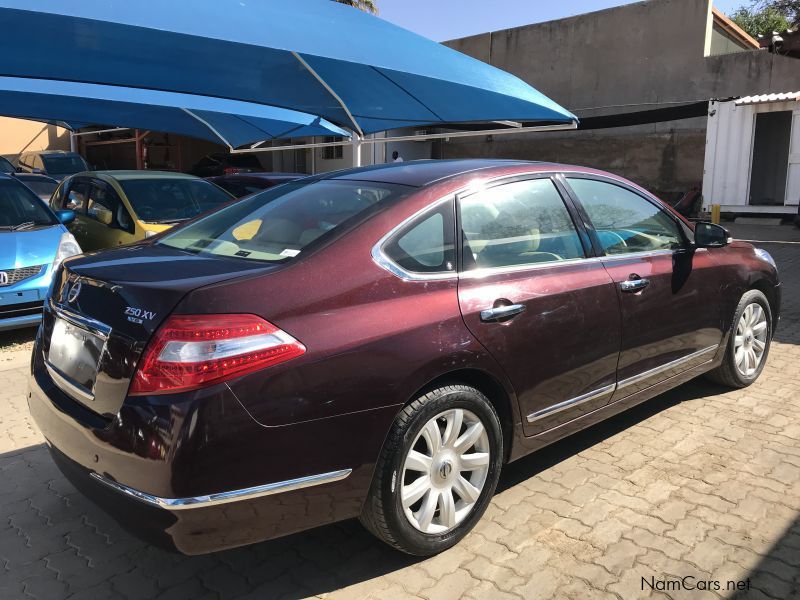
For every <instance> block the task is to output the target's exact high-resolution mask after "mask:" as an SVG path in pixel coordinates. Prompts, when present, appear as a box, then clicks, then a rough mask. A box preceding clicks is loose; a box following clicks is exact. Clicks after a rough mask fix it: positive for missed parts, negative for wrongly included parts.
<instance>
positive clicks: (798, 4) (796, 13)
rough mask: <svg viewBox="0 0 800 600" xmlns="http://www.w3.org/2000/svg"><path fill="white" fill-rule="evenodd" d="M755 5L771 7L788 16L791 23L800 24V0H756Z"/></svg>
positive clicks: (763, 7) (765, 7) (762, 7)
mask: <svg viewBox="0 0 800 600" xmlns="http://www.w3.org/2000/svg"><path fill="white" fill-rule="evenodd" d="M755 6H757V7H758V8H761V9H767V8H771V9H773V10H775V11H777V12H778V13H779V14H782V15H783V16H784V17H786V18H787V19H788V21H789V23H790V24H791V25H800V0H756V2H755Z"/></svg>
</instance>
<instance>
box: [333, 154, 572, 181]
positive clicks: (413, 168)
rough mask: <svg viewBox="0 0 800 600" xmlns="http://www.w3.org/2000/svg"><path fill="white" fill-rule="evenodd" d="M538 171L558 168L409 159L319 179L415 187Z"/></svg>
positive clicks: (538, 164)
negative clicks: (483, 173)
mask: <svg viewBox="0 0 800 600" xmlns="http://www.w3.org/2000/svg"><path fill="white" fill-rule="evenodd" d="M524 165H529V166H531V167H539V168H542V169H544V168H550V167H552V168H558V167H561V166H562V165H556V164H554V163H545V162H530V161H524V160H504V159H484V158H480V159H473V158H467V159H446V160H412V161H406V162H398V163H387V164H380V165H373V166H369V167H361V168H356V169H346V170H343V171H333V172H331V173H326V174H324V175H322V176H321V178H322V179H345V180H356V181H375V182H381V183H399V184H404V185H410V186H415V187H422V186H426V185H430V184H431V183H434V182H436V181H441V180H442V179H447V178H449V177H455V176H457V175H463V174H464V173H468V172H470V171H479V170H483V169H490V168H493V167H494V168H501V167H509V166H524Z"/></svg>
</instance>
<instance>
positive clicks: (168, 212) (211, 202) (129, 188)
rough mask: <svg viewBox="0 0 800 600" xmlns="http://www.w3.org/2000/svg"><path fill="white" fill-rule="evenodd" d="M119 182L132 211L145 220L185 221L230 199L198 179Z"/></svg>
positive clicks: (213, 186)
mask: <svg viewBox="0 0 800 600" xmlns="http://www.w3.org/2000/svg"><path fill="white" fill-rule="evenodd" d="M119 184H120V185H121V186H122V189H123V190H124V191H125V195H126V196H127V197H128V201H129V202H130V203H131V207H132V208H133V212H135V213H136V215H137V216H138V217H139V218H140V219H141V220H142V221H146V222H148V223H178V222H180V221H186V220H188V219H191V218H193V217H196V216H197V215H199V214H200V213H203V212H206V211H208V210H211V209H213V208H217V207H218V206H219V205H220V204H224V203H225V202H230V201H231V200H232V199H233V197H232V196H231V195H230V194H228V193H227V192H225V191H223V190H221V189H220V188H218V187H217V186H215V185H214V184H213V183H209V182H208V181H204V180H202V179H175V178H164V179H128V180H124V181H120V182H119Z"/></svg>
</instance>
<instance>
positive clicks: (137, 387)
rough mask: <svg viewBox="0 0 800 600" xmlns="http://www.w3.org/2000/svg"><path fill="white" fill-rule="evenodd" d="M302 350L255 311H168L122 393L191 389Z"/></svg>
mask: <svg viewBox="0 0 800 600" xmlns="http://www.w3.org/2000/svg"><path fill="white" fill-rule="evenodd" d="M305 351H306V347H305V346H303V344H301V343H300V342H298V341H297V340H296V339H294V338H293V337H292V336H290V335H289V334H288V333H286V332H285V331H282V330H281V329H278V328H277V327H275V326H274V325H273V324H272V323H269V322H268V321H265V320H264V319H262V318H261V317H258V316H256V315H240V314H230V315H173V316H172V317H170V318H168V319H167V321H166V322H165V323H164V324H163V325H162V326H161V327H160V328H159V329H158V330H157V331H156V333H155V335H154V336H153V339H152V340H151V341H150V343H149V344H148V346H147V348H145V351H144V355H143V356H142V359H141V360H140V361H139V366H138V367H137V369H136V373H135V374H134V376H133V381H132V382H131V388H130V390H129V391H128V393H129V394H130V395H132V396H141V395H143V394H168V393H173V392H180V391H187V390H194V389H197V388H200V387H204V386H207V385H211V384H214V383H219V382H221V381H225V380H226V379H230V378H232V377H238V376H241V375H244V374H246V373H252V372H253V371H257V370H259V369H263V368H264V367H269V366H271V365H276V364H278V363H282V362H285V361H287V360H290V359H292V358H295V357H296V356H300V355H301V354H303V353H304V352H305Z"/></svg>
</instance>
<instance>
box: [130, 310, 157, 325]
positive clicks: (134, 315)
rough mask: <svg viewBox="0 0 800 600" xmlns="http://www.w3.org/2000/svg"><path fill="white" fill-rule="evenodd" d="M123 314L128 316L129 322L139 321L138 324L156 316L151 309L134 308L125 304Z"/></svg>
mask: <svg viewBox="0 0 800 600" xmlns="http://www.w3.org/2000/svg"><path fill="white" fill-rule="evenodd" d="M125 314H126V315H127V317H128V321H130V322H131V323H139V324H140V325H141V324H142V323H144V322H145V321H152V320H153V319H154V318H155V316H156V313H154V312H153V311H151V310H144V309H142V308H134V307H133V306H126V307H125Z"/></svg>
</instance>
